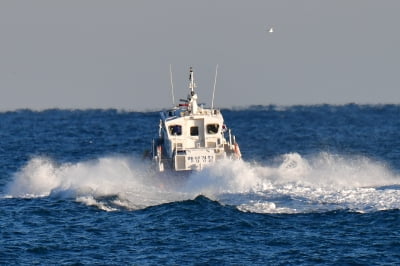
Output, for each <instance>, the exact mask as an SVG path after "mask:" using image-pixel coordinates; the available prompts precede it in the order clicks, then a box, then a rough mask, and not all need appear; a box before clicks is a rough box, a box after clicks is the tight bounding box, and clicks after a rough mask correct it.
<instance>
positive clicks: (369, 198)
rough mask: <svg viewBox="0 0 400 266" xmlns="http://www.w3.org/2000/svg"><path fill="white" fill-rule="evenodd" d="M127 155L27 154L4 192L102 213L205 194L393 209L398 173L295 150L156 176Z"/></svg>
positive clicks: (269, 204)
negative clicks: (61, 200) (69, 157)
mask: <svg viewBox="0 0 400 266" xmlns="http://www.w3.org/2000/svg"><path fill="white" fill-rule="evenodd" d="M148 169H149V165H148V164H146V163H143V162H142V161H140V160H136V159H132V158H127V157H118V156H117V157H104V158H99V159H97V160H93V161H86V162H79V163H65V164H57V163H56V162H54V161H52V160H51V159H49V158H43V157H36V158H33V159H32V160H30V161H29V162H28V163H27V165H26V166H25V167H23V168H22V169H21V170H20V171H19V172H17V173H16V174H15V176H14V179H13V181H12V182H11V183H10V184H8V186H7V188H6V194H7V196H8V197H47V196H50V197H69V198H74V199H75V200H76V201H78V202H81V203H83V204H86V205H88V206H96V207H98V208H99V209H102V210H105V211H114V210H118V209H121V208H123V209H130V210H136V209H142V208H145V207H148V206H154V205H159V204H163V203H168V202H174V201H180V200H187V199H194V198H195V197H196V196H198V195H204V196H206V197H209V198H211V199H213V200H218V201H219V202H221V203H222V204H228V205H233V206H236V207H237V208H238V209H239V210H242V211H248V212H257V213H299V212H314V211H330V210H337V209H350V210H353V211H360V212H368V211H376V210H387V209H398V208H400V189H399V188H400V186H399V184H400V178H399V177H398V176H397V175H396V174H394V173H393V172H392V171H390V169H388V168H387V167H386V166H385V165H384V164H383V163H381V162H377V161H373V160H371V159H368V158H365V157H361V156H353V157H350V156H341V155H334V154H329V153H321V154H317V155H315V156H312V157H309V158H303V157H302V156H300V155H299V154H297V153H291V154H285V155H283V156H281V158H277V163H276V164H275V165H270V166H265V165H260V164H257V163H249V162H245V161H229V160H226V161H220V162H218V163H217V164H215V165H213V166H210V167H207V168H205V169H204V170H203V171H200V172H193V173H192V174H190V175H189V176H188V177H187V178H185V179H179V180H176V179H175V180H174V177H173V176H162V177H160V176H156V175H152V174H150V172H149V171H148Z"/></svg>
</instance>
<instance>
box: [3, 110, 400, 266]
mask: <svg viewBox="0 0 400 266" xmlns="http://www.w3.org/2000/svg"><path fill="white" fill-rule="evenodd" d="M222 113H223V115H224V118H225V123H226V125H227V126H228V127H229V128H231V129H232V131H233V133H234V134H235V135H236V139H237V141H238V143H239V145H240V148H241V152H242V156H243V160H241V161H235V162H232V161H220V162H218V163H217V164H215V165H213V166H210V167H208V168H205V169H203V170H202V171H200V172H193V173H191V174H189V175H188V176H186V177H175V176H174V175H164V176H158V175H155V174H154V173H153V172H152V171H150V169H149V167H150V163H149V161H148V159H147V158H146V156H144V154H145V151H146V150H149V149H150V148H151V141H152V139H153V138H154V137H155V136H156V134H157V131H158V124H159V116H158V112H133V111H120V110H58V109H52V110H44V111H32V110H17V111H9V112H1V113H0V151H1V153H0V221H1V222H0V235H1V237H0V264H4V265H27V264H29V265H35V264H40V265H48V264H50V265H71V264H72V265H93V264H101V265H108V264H111V265H125V264H133V265H165V264H167V265H171V264H172V265H203V264H206V265H218V264H222V265H227V264H228V265H230V264H234V265H294V264H295V265H297V264H302V265H310V264H311V265H312V264H322V265H349V264H351V265H376V264H379V265H399V264H400V211H399V208H400V132H399V129H400V105H357V104H348V105H338V106H336V105H316V106H289V107H281V106H251V107H247V108H239V109H227V110H222Z"/></svg>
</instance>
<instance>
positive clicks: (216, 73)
mask: <svg viewBox="0 0 400 266" xmlns="http://www.w3.org/2000/svg"><path fill="white" fill-rule="evenodd" d="M217 75H218V64H217V66H216V67H215V79H214V90H213V96H212V101H211V110H213V109H214V95H215V87H216V85H217Z"/></svg>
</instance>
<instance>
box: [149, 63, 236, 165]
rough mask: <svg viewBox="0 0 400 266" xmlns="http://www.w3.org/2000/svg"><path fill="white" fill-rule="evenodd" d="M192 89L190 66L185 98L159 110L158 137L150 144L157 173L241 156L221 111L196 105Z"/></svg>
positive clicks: (192, 78)
mask: <svg viewBox="0 0 400 266" xmlns="http://www.w3.org/2000/svg"><path fill="white" fill-rule="evenodd" d="M195 88H196V84H195V82H194V73H193V69H192V68H190V74H189V89H190V92H189V95H188V97H187V99H186V100H181V102H182V103H181V104H179V105H178V106H175V107H173V108H171V109H170V110H166V111H163V112H161V113H160V126H159V132H158V138H157V139H155V140H153V145H152V146H153V147H152V157H153V161H154V163H155V165H156V167H157V169H158V171H160V172H162V171H164V170H165V169H170V170H173V171H185V170H201V169H202V168H203V167H204V166H205V165H208V164H212V163H214V162H215V161H216V160H219V159H222V158H231V159H240V158H241V154H240V150H239V145H238V144H237V143H236V140H235V137H234V136H233V135H231V130H230V129H228V128H227V127H226V126H225V124H224V119H223V117H222V114H221V112H220V110H219V109H213V108H211V109H210V108H208V109H207V108H205V107H203V106H199V104H198V103H197V100H198V96H197V94H196V92H195V91H194V89H195ZM225 134H227V135H228V140H226V138H225Z"/></svg>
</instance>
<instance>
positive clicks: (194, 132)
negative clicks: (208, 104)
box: [190, 127, 199, 136]
mask: <svg viewBox="0 0 400 266" xmlns="http://www.w3.org/2000/svg"><path fill="white" fill-rule="evenodd" d="M198 135H199V127H191V128H190V136H198Z"/></svg>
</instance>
